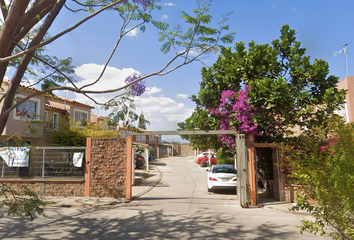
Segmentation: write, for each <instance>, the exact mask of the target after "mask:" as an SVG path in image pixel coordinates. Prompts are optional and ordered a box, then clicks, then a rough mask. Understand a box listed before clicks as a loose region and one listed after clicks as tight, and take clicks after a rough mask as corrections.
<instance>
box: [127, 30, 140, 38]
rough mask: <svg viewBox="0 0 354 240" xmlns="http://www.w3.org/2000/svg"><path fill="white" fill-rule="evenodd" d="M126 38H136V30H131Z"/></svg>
mask: <svg viewBox="0 0 354 240" xmlns="http://www.w3.org/2000/svg"><path fill="white" fill-rule="evenodd" d="M127 36H128V37H136V36H138V29H137V28H134V29H132V30H131V31H130V32H128V33H127Z"/></svg>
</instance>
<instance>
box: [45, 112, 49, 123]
mask: <svg viewBox="0 0 354 240" xmlns="http://www.w3.org/2000/svg"><path fill="white" fill-rule="evenodd" d="M44 121H46V122H48V111H44Z"/></svg>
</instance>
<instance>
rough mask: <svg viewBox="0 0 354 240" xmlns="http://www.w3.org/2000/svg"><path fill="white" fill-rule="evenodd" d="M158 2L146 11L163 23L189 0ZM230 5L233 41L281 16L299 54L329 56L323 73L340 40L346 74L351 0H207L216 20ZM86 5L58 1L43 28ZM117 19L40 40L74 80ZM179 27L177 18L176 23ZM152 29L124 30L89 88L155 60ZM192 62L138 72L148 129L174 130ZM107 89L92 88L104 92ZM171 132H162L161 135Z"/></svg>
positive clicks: (110, 40)
mask: <svg viewBox="0 0 354 240" xmlns="http://www.w3.org/2000/svg"><path fill="white" fill-rule="evenodd" d="M161 5H162V6H163V7H162V10H161V11H157V12H155V13H154V14H153V15H154V17H155V18H156V19H160V20H164V21H165V22H168V23H169V24H170V25H171V27H173V26H175V25H177V24H178V23H182V19H181V18H180V16H181V11H186V12H187V13H191V10H192V9H193V8H195V6H196V4H195V3H194V1H191V0H169V1H164V0H162V1H161ZM229 11H233V13H232V15H231V17H230V19H229V21H228V23H229V25H230V30H231V31H235V32H236V35H235V41H234V43H232V44H230V45H229V46H230V47H233V46H234V45H235V43H236V42H239V41H243V42H244V43H245V44H246V45H247V44H248V42H250V41H251V40H254V41H255V42H256V43H270V42H271V41H272V40H273V39H276V38H278V37H279V36H280V25H283V24H289V25H290V27H291V28H292V29H295V30H296V32H297V37H298V39H297V40H298V41H301V42H302V47H304V48H306V49H307V51H306V55H309V56H311V61H313V60H314V59H316V58H317V59H323V60H325V61H327V62H328V63H329V66H330V74H332V75H336V76H338V77H340V78H343V77H345V76H346V72H345V59H344V55H339V56H337V57H334V56H333V52H335V51H338V50H340V49H341V46H342V45H343V44H345V43H348V49H349V51H348V62H349V75H352V74H353V73H352V71H353V69H351V66H352V65H353V63H354V55H353V54H351V49H354V41H353V40H354V33H353V30H352V29H353V28H352V27H353V23H354V1H352V0H342V1H332V0H322V1H319V0H312V1H302V0H299V1H285V0H257V1H256V0H252V1H251V0H249V1H246V0H214V2H212V3H211V6H210V13H211V14H212V16H213V22H214V23H216V22H217V21H219V20H221V15H224V14H226V13H228V12H229ZM85 15H86V13H71V12H68V11H67V10H65V9H63V11H62V12H61V13H60V15H59V16H58V19H57V20H56V22H55V24H53V26H52V28H51V29H50V33H51V35H55V34H56V33H58V32H60V31H62V30H64V29H66V28H67V27H70V26H72V25H73V24H74V23H76V22H77V21H78V20H80V19H82V18H83V17H84V16H85ZM121 23H122V21H121V20H120V18H119V16H118V15H117V14H116V13H114V12H113V11H109V12H105V13H102V14H100V15H99V16H98V17H96V18H94V19H91V20H89V21H88V22H86V23H85V24H83V25H82V26H80V27H79V28H78V29H76V30H74V31H73V32H71V33H69V34H67V35H65V36H63V37H62V38H60V39H58V40H57V41H55V42H54V43H52V44H50V45H48V46H47V49H48V50H49V54H51V55H56V56H58V57H59V58H66V57H69V56H70V57H72V58H73V64H74V65H75V66H76V67H77V69H76V75H77V80H78V81H82V82H81V83H83V82H88V81H89V80H93V79H95V78H97V76H98V74H99V72H100V69H101V68H102V65H103V64H104V63H105V62H106V60H107V58H108V56H109V54H110V52H111V50H112V48H113V46H114V44H115V42H116V40H117V36H118V33H119V29H120V26H121ZM182 26H183V27H185V26H184V25H182ZM157 39H158V31H157V30H156V29H155V28H154V27H153V26H151V25H148V26H147V29H146V31H145V32H144V33H141V32H136V34H135V35H132V36H128V37H126V38H125V39H124V40H123V41H122V42H121V44H120V46H119V47H118V49H117V52H116V53H115V55H114V57H113V58H112V60H111V62H110V63H109V69H108V70H107V72H106V75H105V76H104V77H103V79H102V82H101V83H100V84H99V85H98V86H96V87H95V89H104V88H106V89H107V88H109V87H111V86H120V85H122V84H123V81H124V79H125V77H126V76H127V75H129V74H132V73H134V72H135V71H138V72H140V73H141V74H149V73H151V72H154V71H157V70H159V69H160V68H162V67H163V66H164V65H165V64H166V63H167V61H168V60H169V59H170V58H171V57H173V54H172V53H171V54H163V53H161V52H160V47H161V44H162V43H160V42H159V41H158V40H157ZM216 58H217V55H211V56H209V57H208V58H207V59H205V63H206V64H207V65H209V66H210V65H212V64H213V62H215V60H216ZM201 67H202V65H201V64H200V63H192V64H190V65H188V66H185V67H182V68H181V69H178V70H176V71H175V72H173V73H171V74H168V75H166V76H162V77H152V78H149V79H147V80H146V83H147V85H148V87H149V88H148V89H147V91H146V93H144V94H143V95H142V96H141V97H137V98H135V102H136V104H137V105H138V109H137V110H138V112H139V113H140V111H141V110H143V111H144V114H145V116H146V117H147V118H148V120H150V122H151V125H150V126H148V130H174V129H176V128H177V122H180V121H183V120H184V119H185V118H186V117H188V116H189V115H190V114H191V112H192V110H193V109H194V107H195V106H194V103H193V102H192V101H191V100H190V99H189V97H190V96H191V95H192V94H197V93H198V90H199V82H200V81H201V76H200V69H201ZM67 96H69V97H71V98H76V99H77V100H79V101H81V102H86V103H89V104H92V105H94V104H93V103H92V102H90V101H89V100H87V99H85V98H84V97H82V96H77V95H75V94H68V95H67ZM109 97H110V95H103V96H97V98H98V99H99V100H102V101H103V100H106V99H108V98H109ZM97 112H98V113H99V114H101V115H107V114H108V112H103V111H101V110H97V109H96V110H95V113H97ZM168 138H171V137H167V136H166V137H164V139H168Z"/></svg>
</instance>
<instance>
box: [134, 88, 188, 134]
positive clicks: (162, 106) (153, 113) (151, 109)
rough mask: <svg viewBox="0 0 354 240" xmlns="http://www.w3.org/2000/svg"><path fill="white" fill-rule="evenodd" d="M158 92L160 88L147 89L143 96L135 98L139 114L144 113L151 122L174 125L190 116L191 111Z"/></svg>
mask: <svg viewBox="0 0 354 240" xmlns="http://www.w3.org/2000/svg"><path fill="white" fill-rule="evenodd" d="M160 92H161V88H156V87H151V88H149V87H148V88H147V89H146V91H145V93H144V94H142V95H141V96H140V97H136V98H135V104H136V105H137V109H138V110H139V112H140V111H141V110H142V111H143V112H144V115H145V117H146V119H148V120H149V121H151V122H161V121H162V122H170V123H174V124H176V123H177V122H181V121H184V120H185V119H186V118H187V117H189V116H190V115H191V114H192V111H193V109H190V108H187V107H186V106H185V105H184V104H183V103H178V102H176V101H175V100H173V99H171V98H169V97H164V96H163V95H162V94H161V93H160ZM156 93H160V94H156ZM156 95H158V96H156ZM166 124H168V123H166ZM171 130H173V129H171Z"/></svg>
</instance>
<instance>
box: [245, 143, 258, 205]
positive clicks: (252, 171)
mask: <svg viewBox="0 0 354 240" xmlns="http://www.w3.org/2000/svg"><path fill="white" fill-rule="evenodd" d="M247 150H248V176H249V192H250V201H251V205H252V206H256V205H257V185H256V184H257V181H256V166H255V157H254V147H248V149H247Z"/></svg>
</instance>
